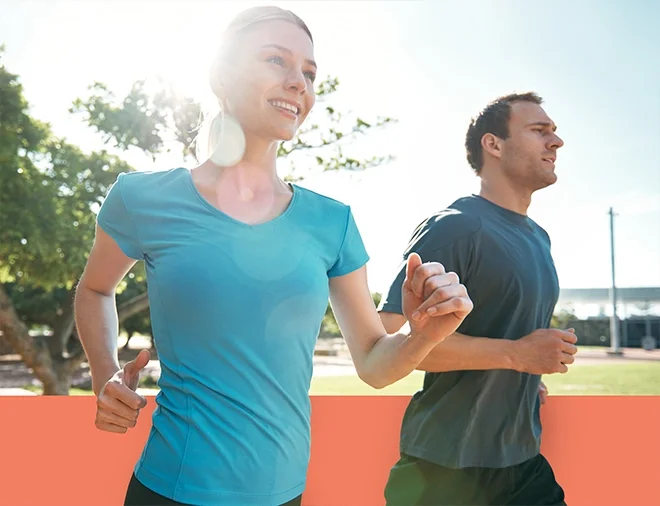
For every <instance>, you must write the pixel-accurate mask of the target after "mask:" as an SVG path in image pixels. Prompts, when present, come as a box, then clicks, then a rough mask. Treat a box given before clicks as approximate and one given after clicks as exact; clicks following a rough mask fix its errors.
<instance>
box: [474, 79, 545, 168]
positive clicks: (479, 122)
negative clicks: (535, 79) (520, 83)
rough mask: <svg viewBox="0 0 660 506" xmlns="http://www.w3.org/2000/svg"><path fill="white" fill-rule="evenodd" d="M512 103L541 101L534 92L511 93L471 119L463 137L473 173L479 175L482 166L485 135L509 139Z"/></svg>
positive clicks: (494, 101) (497, 99)
mask: <svg viewBox="0 0 660 506" xmlns="http://www.w3.org/2000/svg"><path fill="white" fill-rule="evenodd" d="M514 102H533V103H534V104H538V105H541V104H542V103H543V99H542V98H541V97H540V96H538V95H537V94H536V93H534V92H528V93H512V94H510V95H505V96H503V97H499V98H496V99H495V100H493V101H492V102H491V103H490V104H488V105H487V106H486V108H485V109H484V110H483V111H481V112H480V113H479V115H478V116H477V117H476V118H473V119H472V121H471V122H470V126H469V127H468V131H467V135H466V136H465V150H466V151H467V160H468V163H469V164H470V166H471V167H472V168H473V169H474V171H475V172H476V173H477V174H479V172H481V168H482V166H483V164H484V152H483V148H482V147H481V139H482V137H483V136H484V135H486V134H493V135H495V136H497V137H499V138H500V139H506V138H507V137H509V119H510V118H511V104H513V103H514Z"/></svg>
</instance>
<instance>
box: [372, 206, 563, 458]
mask: <svg viewBox="0 0 660 506" xmlns="http://www.w3.org/2000/svg"><path fill="white" fill-rule="evenodd" d="M411 252H417V253H418V254H419V255H420V256H421V257H422V261H424V262H429V261H431V262H440V263H442V264H443V265H444V266H445V268H446V269H447V271H454V272H456V273H457V274H458V275H459V277H460V279H461V282H462V283H463V284H464V285H465V286H466V287H467V290H468V293H469V295H470V298H471V299H472V301H473V302H474V309H473V311H472V312H471V313H470V314H469V315H468V316H467V318H466V319H465V320H464V321H463V323H462V324H461V326H460V328H459V329H458V332H460V333H462V334H466V335H469V336H474V337H490V338H494V339H519V338H521V337H523V336H525V335H527V334H529V333H531V332H532V331H534V330H536V329H539V328H548V327H549V326H550V321H551V318H552V314H553V311H554V308H555V304H556V302H557V298H558V296H559V284H558V280H557V274H556V271H555V267H554V263H553V260H552V256H551V254H550V239H549V237H548V234H547V233H546V232H545V231H544V230H543V229H542V228H541V227H540V226H538V225H537V224H536V223H535V222H534V221H533V220H531V219H530V218H529V217H527V216H523V215H520V214H518V213H514V212H512V211H509V210H507V209H504V208H502V207H500V206H497V205H495V204H494V203H492V202H490V201H488V200H486V199H484V198H482V197H480V196H477V195H472V196H468V197H464V198H461V199H459V200H457V201H456V202H454V203H453V204H452V205H451V206H449V207H448V208H447V209H445V210H443V211H442V212H440V213H438V214H435V215H433V216H431V217H430V218H428V219H427V220H425V221H424V222H423V223H421V224H420V225H419V226H418V227H417V229H416V230H415V232H414V234H413V236H412V239H411V241H410V244H409V245H408V247H407V249H406V251H405V253H404V262H405V259H406V258H407V257H408V255H409V254H410V253H411ZM404 277H405V263H402V265H401V267H400V270H399V273H398V275H397V277H396V279H395V280H394V282H393V283H392V285H391V287H390V289H389V293H387V294H386V295H385V297H384V298H383V300H382V302H381V306H380V310H381V311H387V312H391V313H398V314H402V311H401V284H402V283H403V279H404ZM540 379H541V378H540V376H536V375H532V374H527V373H520V372H516V371H512V370H490V371H452V372H443V373H426V374H425V377H424V385H423V388H422V389H421V390H420V391H418V392H417V393H415V395H414V396H413V398H412V400H411V402H410V404H409V406H408V408H407V410H406V413H405V415H404V419H403V424H402V428H401V445H400V449H401V452H402V453H405V454H408V455H411V456H414V457H417V458H421V459H425V460H428V461H430V462H434V463H436V464H439V465H442V466H447V467H453V468H463V467H506V466H511V465H515V464H518V463H520V462H523V461H525V460H527V459H530V458H532V457H534V456H536V455H537V454H538V453H539V449H540V440H541V421H540V416H539V407H540V406H539V395H538V389H539V382H540Z"/></svg>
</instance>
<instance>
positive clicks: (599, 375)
mask: <svg viewBox="0 0 660 506" xmlns="http://www.w3.org/2000/svg"><path fill="white" fill-rule="evenodd" d="M543 381H544V383H545V384H546V385H547V386H548V391H549V392H550V395H552V394H555V395H660V362H657V363H640V364H609V365H585V366H579V367H573V368H572V369H570V370H569V372H567V373H566V374H553V375H549V376H544V377H543Z"/></svg>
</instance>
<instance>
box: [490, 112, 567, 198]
mask: <svg viewBox="0 0 660 506" xmlns="http://www.w3.org/2000/svg"><path fill="white" fill-rule="evenodd" d="M556 129H557V127H556V125H555V124H554V122H553V121H552V120H551V119H550V118H549V117H548V115H547V114H546V113H545V111H544V110H543V108H542V107H541V106H540V105H537V104H535V103H533V102H514V103H513V104H511V117H510V119H509V137H508V138H507V139H506V140H505V141H504V142H503V144H502V146H503V148H502V158H501V167H502V171H503V172H504V173H505V175H506V176H507V177H508V178H510V179H512V180H514V181H515V182H516V183H517V184H519V185H521V186H524V187H526V188H528V189H529V190H531V191H536V190H540V189H541V188H545V187H546V186H550V185H551V184H554V183H555V182H556V181H557V175H556V174H555V162H556V160H557V150H558V149H559V148H560V147H562V146H563V145H564V141H563V140H561V139H560V138H559V137H558V136H557V134H556V133H555V131H556Z"/></svg>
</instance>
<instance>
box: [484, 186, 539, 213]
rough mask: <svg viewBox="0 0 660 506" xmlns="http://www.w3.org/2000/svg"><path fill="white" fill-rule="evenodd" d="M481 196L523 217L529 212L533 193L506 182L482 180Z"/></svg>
mask: <svg viewBox="0 0 660 506" xmlns="http://www.w3.org/2000/svg"><path fill="white" fill-rule="evenodd" d="M479 196H480V197H483V198H485V199H486V200H489V201H490V202H492V203H493V204H496V205H498V206H500V207H503V208H504V209H508V210H509V211H513V212H514V213H518V214H521V215H523V216H527V210H528V209H529V206H530V204H531V203H532V193H531V192H530V191H529V190H526V189H523V188H520V187H514V186H513V185H511V183H509V182H508V181H506V180H499V181H497V180H496V181H492V180H489V181H487V180H484V179H482V180H481V190H480V191H479Z"/></svg>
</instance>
